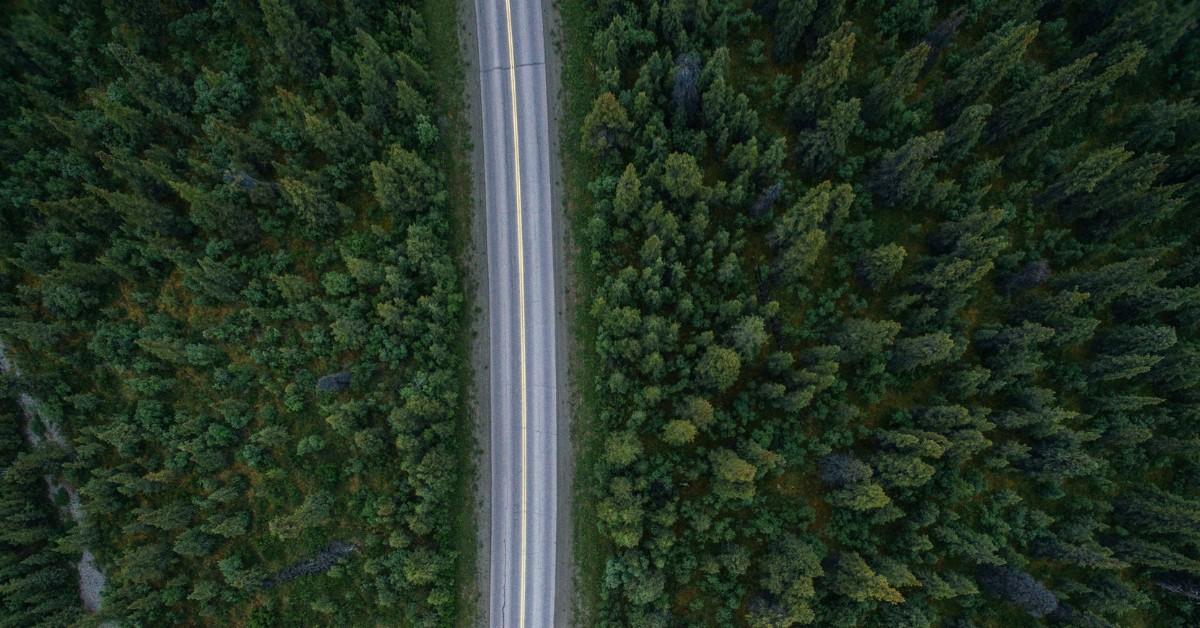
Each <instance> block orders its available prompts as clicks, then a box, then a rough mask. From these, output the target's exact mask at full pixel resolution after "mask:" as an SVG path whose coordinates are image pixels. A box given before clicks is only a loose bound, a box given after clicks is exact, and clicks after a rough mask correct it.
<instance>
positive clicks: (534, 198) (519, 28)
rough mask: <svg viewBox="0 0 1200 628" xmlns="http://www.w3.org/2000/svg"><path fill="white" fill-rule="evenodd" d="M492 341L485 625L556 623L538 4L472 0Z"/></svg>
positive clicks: (550, 257) (547, 204)
mask: <svg viewBox="0 0 1200 628" xmlns="http://www.w3.org/2000/svg"><path fill="white" fill-rule="evenodd" d="M475 15H476V33H477V36H478V40H479V48H478V50H479V80H480V101H481V102H480V105H481V109H480V111H481V112H482V118H483V125H482V130H483V160H484V186H483V187H484V206H485V211H486V213H487V258H488V273H487V275H488V319H489V329H488V331H489V337H490V345H491V346H490V369H489V371H490V381H489V384H490V386H489V387H490V395H489V399H490V409H491V417H490V419H491V421H490V422H491V426H490V428H491V429H490V447H489V450H490V453H491V461H490V471H491V473H490V476H491V514H490V527H491V530H490V535H491V543H490V546H491V552H490V555H491V556H490V566H489V569H490V575H489V578H488V589H489V592H488V625H489V626H510V627H519V628H525V627H527V626H529V627H538V628H540V627H542V626H546V627H549V626H553V625H554V617H555V587H556V580H555V556H556V549H557V543H556V541H557V539H556V530H557V525H556V523H557V521H556V517H557V500H556V491H557V478H556V474H557V455H558V451H557V442H558V437H557V412H556V409H557V407H558V405H557V404H558V401H557V391H558V382H557V381H556V380H557V373H556V370H555V369H556V362H555V360H556V355H557V353H556V346H555V333H556V329H555V325H556V324H557V323H556V321H557V319H556V318H555V308H556V302H555V299H556V297H557V294H558V293H557V292H556V290H555V272H554V231H553V222H552V215H551V211H552V199H551V194H552V187H551V171H550V126H549V123H550V120H549V115H550V114H549V107H548V103H547V88H546V65H545V55H546V50H545V36H544V33H543V28H542V2H541V0H475Z"/></svg>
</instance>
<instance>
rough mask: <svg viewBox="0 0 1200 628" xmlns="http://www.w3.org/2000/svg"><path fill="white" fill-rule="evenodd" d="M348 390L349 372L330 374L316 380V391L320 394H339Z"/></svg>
mask: <svg viewBox="0 0 1200 628" xmlns="http://www.w3.org/2000/svg"><path fill="white" fill-rule="evenodd" d="M347 388H350V371H342V372H340V373H332V374H330V375H326V376H325V377H322V378H321V379H318V380H317V390H320V391H321V392H341V391H343V390H346V389H347Z"/></svg>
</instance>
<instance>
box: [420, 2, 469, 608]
mask: <svg viewBox="0 0 1200 628" xmlns="http://www.w3.org/2000/svg"><path fill="white" fill-rule="evenodd" d="M458 9H459V4H458V2H456V1H453V0H425V2H424V5H423V7H422V16H423V17H424V19H425V27H426V35H427V36H428V38H429V51H430V56H429V69H430V74H431V75H432V76H436V77H438V80H437V103H436V108H437V110H438V111H440V112H441V118H440V119H439V120H438V125H437V126H438V134H439V137H440V140H441V141H440V142H439V144H438V146H439V153H440V154H439V157H440V159H441V162H442V163H443V164H444V166H445V173H446V185H447V189H448V192H449V195H450V205H451V211H452V214H453V221H454V224H453V225H452V230H453V233H454V237H453V238H452V240H453V246H454V249H455V250H454V257H455V259H456V260H458V265H459V277H461V278H463V281H462V283H461V285H460V289H461V290H462V297H463V302H462V319H461V321H460V331H459V342H458V347H457V351H458V355H459V363H460V364H461V365H462V367H461V376H460V377H459V382H460V384H459V408H458V414H459V417H460V420H459V422H458V428H457V430H456V434H455V438H456V439H457V442H458V450H457V453H456V460H455V462H456V466H457V469H458V473H459V478H458V486H457V488H456V490H455V494H454V497H453V500H452V503H454V504H458V505H459V507H458V512H457V513H456V515H455V517H454V523H453V525H454V530H452V531H451V538H452V539H454V546H455V554H456V557H457V561H456V570H455V571H456V573H455V577H456V579H457V580H458V582H459V586H458V600H457V601H456V603H455V617H457V620H456V623H457V625H459V626H474V625H476V623H477V622H476V619H477V618H478V617H479V612H480V601H479V595H480V591H479V588H478V582H477V581H476V578H475V569H476V561H478V559H479V556H478V543H477V539H478V533H479V530H478V529H477V525H476V522H477V517H476V512H475V495H476V493H475V491H476V490H478V486H477V480H478V474H479V469H478V465H477V461H476V458H477V453H478V451H479V443H477V442H476V441H475V430H474V421H473V417H474V409H473V408H474V406H475V402H476V400H475V395H474V388H473V383H474V381H475V379H474V377H471V376H470V373H471V370H472V368H473V365H472V364H471V349H470V347H471V343H472V333H473V332H472V329H473V325H472V324H471V321H472V318H473V317H474V316H475V315H476V314H475V311H476V299H475V287H474V286H473V285H471V283H470V281H471V277H472V273H471V272H470V265H471V261H470V260H471V256H472V255H474V254H476V253H477V252H476V251H474V250H473V249H472V246H471V219H472V213H473V211H474V199H473V198H472V183H471V170H470V168H471V158H470V157H471V155H470V154H471V140H470V133H469V131H468V129H469V128H470V126H469V125H470V121H468V120H467V108H466V106H465V103H466V84H465V82H464V81H465V80H466V69H465V66H464V65H463V63H462V58H461V55H460V51H461V48H460V47H459V41H458V27H459V13H458Z"/></svg>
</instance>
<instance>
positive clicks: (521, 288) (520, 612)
mask: <svg viewBox="0 0 1200 628" xmlns="http://www.w3.org/2000/svg"><path fill="white" fill-rule="evenodd" d="M504 19H505V26H506V29H507V35H508V87H509V89H510V90H511V92H512V132H513V174H514V177H515V181H514V190H515V197H516V204H517V208H516V213H517V304H518V305H517V322H518V324H519V326H520V330H519V332H518V335H519V338H520V345H521V346H520V356H521V357H520V368H521V547H520V551H519V553H518V555H517V556H518V557H517V565H518V567H517V571H518V573H519V575H518V583H519V584H518V595H519V599H518V601H517V626H518V627H519V628H525V542H526V541H525V504H526V491H525V487H526V481H525V468H526V467H525V457H526V442H525V434H526V411H525V408H526V401H525V252H524V249H525V237H524V232H523V230H522V226H521V134H520V132H519V130H518V129H517V62H516V53H515V52H514V51H513V27H512V4H511V2H510V0H504Z"/></svg>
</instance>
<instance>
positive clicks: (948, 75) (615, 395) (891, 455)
mask: <svg viewBox="0 0 1200 628" xmlns="http://www.w3.org/2000/svg"><path fill="white" fill-rule="evenodd" d="M1192 4H1193V3H1177V2H1157V1H1154V0H1138V1H1131V2H1101V3H1087V2H1077V1H1074V0H1068V1H1066V2H1057V3H1056V2H1036V1H1031V2H986V1H984V2H972V3H948V2H936V1H933V0H912V1H904V2H883V1H879V0H870V1H866V2H856V3H850V2H838V1H826V0H821V1H807V0H795V1H793V0H758V1H755V2H747V3H735V2H708V3H698V4H697V3H691V4H689V3H678V2H668V1H666V0H662V1H653V2H647V3H640V4H639V3H626V2H616V1H610V2H601V3H599V4H598V5H588V8H587V9H586V11H587V13H588V15H590V18H591V20H592V23H591V24H590V26H591V30H590V32H588V33H586V34H584V35H586V36H579V37H577V41H576V43H572V42H571V41H570V40H568V41H567V42H566V45H567V47H568V51H569V54H571V55H573V58H578V57H581V56H586V55H588V54H591V57H590V58H589V61H590V62H591V65H589V66H587V70H588V71H594V76H595V78H596V85H597V88H596V89H595V92H594V93H580V94H576V95H575V97H576V98H578V100H579V102H580V103H581V105H582V106H581V107H580V109H581V111H580V112H579V115H578V116H577V117H578V119H579V120H583V118H584V117H585V116H586V117H587V123H586V124H584V125H583V128H582V129H580V133H581V135H580V136H579V141H580V143H581V148H582V150H583V152H585V155H584V158H585V159H584V161H583V163H582V165H580V164H569V165H571V166H572V167H575V166H580V172H583V173H586V174H587V176H588V177H589V178H590V179H591V181H590V184H589V185H584V184H583V183H578V184H577V185H576V187H577V188H578V189H575V190H573V194H572V198H573V199H577V200H578V201H579V202H578V203H576V204H575V206H574V208H573V211H576V213H575V214H574V215H576V216H578V225H577V229H576V233H577V234H579V236H580V237H579V240H580V243H581V245H582V248H583V252H582V255H581V257H580V259H579V266H580V267H581V268H582V270H583V272H582V273H581V274H582V275H583V276H584V277H586V278H588V280H589V281H588V285H587V286H585V287H586V288H587V290H586V291H585V293H584V299H585V303H586V306H585V307H584V308H582V309H584V310H585V311H586V312H587V313H588V314H589V315H590V317H591V320H593V321H594V322H595V334H594V335H592V336H591V337H590V338H587V339H586V342H585V349H586V351H588V353H589V358H588V359H587V360H585V361H586V362H587V363H588V364H589V365H591V366H590V368H591V369H592V373H591V374H592V375H594V377H595V379H594V381H593V382H592V384H593V385H592V386H589V387H588V388H589V390H591V389H594V390H595V391H596V395H595V396H594V397H592V398H590V404H589V405H590V406H591V407H589V408H588V410H589V417H588V418H587V421H588V422H589V425H590V427H591V429H593V430H595V431H596V432H597V433H599V434H602V435H603V437H602V438H600V439H598V441H599V443H597V444H594V445H590V444H589V445H585V446H586V447H588V451H586V452H585V459H586V458H588V457H590V456H595V457H597V458H601V462H600V464H597V465H594V466H593V467H592V468H590V469H589V470H588V473H586V474H584V475H583V476H581V478H582V479H581V482H583V483H584V487H585V488H584V489H583V491H584V492H583V495H584V499H586V500H587V501H589V502H590V503H596V504H599V506H598V509H597V510H598V513H602V516H598V517H597V518H596V519H597V521H596V524H597V525H596V528H595V530H596V532H597V533H598V534H599V537H600V539H601V542H600V543H598V544H596V545H594V546H592V545H589V546H585V547H584V548H583V549H584V551H587V552H593V553H596V554H599V555H600V557H599V558H598V559H597V562H599V563H600V566H599V568H598V569H597V571H599V572H600V574H599V575H598V576H597V578H596V585H597V586H598V587H599V591H597V592H596V593H595V594H594V598H593V599H595V600H596V605H597V606H596V608H595V609H593V610H594V617H593V618H592V619H594V621H593V622H592V623H594V624H595V625H606V626H628V625H644V626H666V625H689V626H691V625H749V626H764V627H765V626H772V627H782V626H794V625H819V626H938V625H962V626H968V625H971V626H974V625H979V626H984V625H989V626H990V625H1024V624H1026V623H1029V622H1030V621H1041V622H1052V623H1054V624H1055V625H1058V624H1061V625H1080V626H1083V625H1089V626H1106V625H1122V626H1123V625H1163V626H1179V627H1182V626H1190V625H1195V624H1197V623H1198V622H1200V617H1198V616H1197V612H1196V610H1195V606H1194V600H1195V599H1198V598H1200V595H1198V594H1197V593H1196V592H1197V591H1198V590H1200V587H1197V586H1196V583H1197V582H1200V567H1198V565H1200V544H1198V540H1197V538H1196V534H1195V529H1196V526H1195V521H1196V517H1197V513H1200V506H1198V505H1197V504H1198V501H1200V497H1198V496H1197V495H1198V493H1197V491H1198V486H1197V483H1196V481H1195V478H1196V477H1198V475H1197V472H1198V471H1200V468H1198V465H1200V457H1198V456H1197V454H1196V451H1197V449H1196V447H1195V443H1196V442H1197V425H1200V423H1197V421H1196V420H1195V418H1196V417H1197V416H1198V415H1197V408H1200V406H1198V405H1197V404H1198V403H1200V398H1198V397H1197V392H1196V391H1197V384H1200V376H1197V375H1196V374H1195V373H1196V372H1197V371H1200V357H1198V356H1200V353H1198V351H1197V346H1198V345H1197V321H1200V265H1198V264H1197V263H1196V262H1195V259H1196V256H1197V254H1198V253H1200V246H1198V243H1197V238H1198V237H1200V231H1198V229H1197V225H1196V222H1195V221H1194V220H1192V219H1191V217H1192V216H1193V215H1194V214H1195V213H1196V202H1197V199H1198V198H1200V196H1198V195H1197V189H1198V188H1197V182H1198V181H1200V161H1198V160H1197V158H1196V156H1197V154H1198V152H1197V151H1198V150H1200V148H1198V147H1200V118H1198V117H1197V116H1198V115H1200V113H1198V110H1197V108H1196V105H1195V103H1196V102H1197V98H1198V97H1200V82H1198V80H1200V74H1197V73H1196V72H1194V71H1191V70H1185V69H1184V68H1185V67H1188V68H1190V67H1192V66H1195V62H1196V60H1197V59H1200V38H1197V37H1194V36H1190V35H1192V34H1193V31H1194V29H1193V28H1192V27H1193V26H1194V24H1195V20H1196V18H1197V9H1196V7H1195V6H1192ZM572 6H574V5H572ZM576 10H579V9H578V7H576ZM573 46H574V47H577V48H578V50H575V49H573V48H572V47H573ZM573 50H574V51H573ZM768 53H769V54H768ZM696 68H700V70H699V72H698V73H697V71H696ZM577 83H578V84H585V83H586V82H584V81H577ZM568 87H571V88H575V89H579V88H578V87H577V86H576V85H575V84H568ZM588 108H590V109H591V114H590V115H588V114H587V109H588ZM591 449H595V452H591V451H590V450H591ZM585 525H587V524H586V523H585ZM584 538H591V537H590V536H587V535H584ZM1035 618H1036V619H1035Z"/></svg>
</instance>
